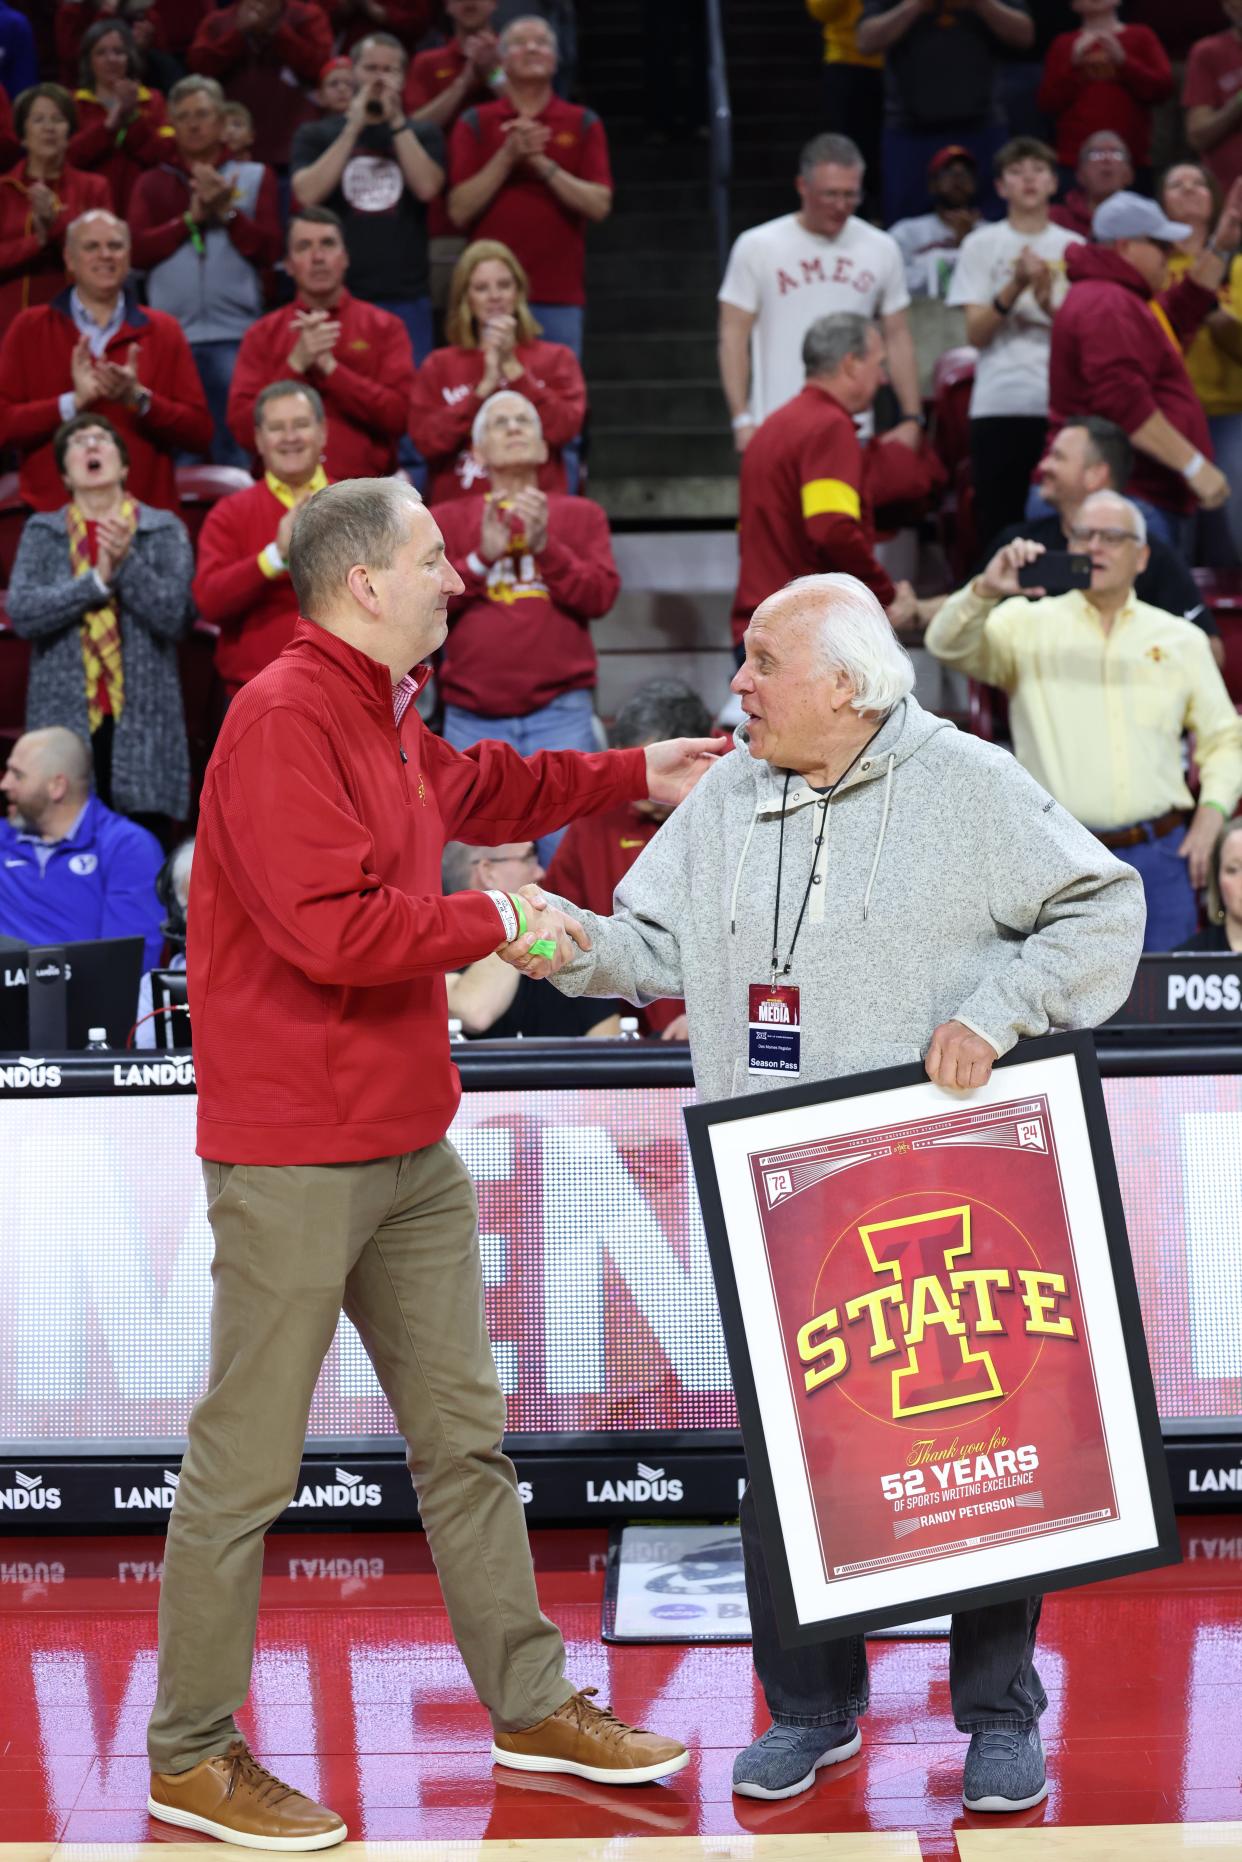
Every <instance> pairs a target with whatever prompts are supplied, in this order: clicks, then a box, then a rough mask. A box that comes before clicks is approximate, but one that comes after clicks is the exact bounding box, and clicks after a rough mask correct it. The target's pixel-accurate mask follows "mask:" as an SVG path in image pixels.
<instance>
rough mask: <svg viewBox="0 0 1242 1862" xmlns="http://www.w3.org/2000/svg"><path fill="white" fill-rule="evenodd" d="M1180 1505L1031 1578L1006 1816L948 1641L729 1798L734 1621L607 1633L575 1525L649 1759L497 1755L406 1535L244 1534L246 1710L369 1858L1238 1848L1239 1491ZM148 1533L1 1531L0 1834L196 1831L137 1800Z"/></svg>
mask: <svg viewBox="0 0 1242 1862" xmlns="http://www.w3.org/2000/svg"><path fill="white" fill-rule="evenodd" d="M1180 1524H1181V1536H1182V1549H1183V1562H1182V1564H1181V1565H1180V1566H1178V1567H1176V1568H1173V1569H1170V1570H1163V1571H1158V1572H1155V1573H1153V1574H1151V1575H1150V1576H1143V1577H1137V1578H1132V1579H1125V1580H1119V1581H1116V1582H1113V1583H1110V1584H1107V1585H1100V1586H1095V1587H1092V1588H1088V1589H1082V1590H1076V1591H1067V1592H1063V1593H1061V1594H1060V1595H1058V1596H1055V1597H1052V1598H1050V1599H1049V1601H1048V1603H1047V1605H1046V1607H1045V1612H1044V1621H1043V1626H1042V1629H1041V1635H1040V1652H1039V1657H1038V1661H1039V1667H1040V1671H1041V1674H1042V1676H1043V1680H1044V1684H1045V1686H1046V1688H1047V1691H1048V1696H1049V1709H1048V1712H1047V1714H1046V1716H1045V1718H1044V1721H1043V1731H1044V1739H1045V1744H1046V1747H1047V1751H1048V1759H1049V1773H1050V1779H1051V1791H1050V1795H1049V1798H1048V1800H1047V1802H1046V1803H1045V1804H1042V1805H1040V1806H1039V1807H1038V1808H1037V1809H1036V1810H1034V1811H1031V1812H1028V1813H1026V1814H1025V1815H1023V1816H1020V1817H1015V1818H1002V1819H995V1818H984V1817H978V1816H973V1817H972V1816H970V1815H968V1814H967V1813H965V1812H963V1810H962V1806H961V1800H960V1796H959V1792H960V1788H961V1764H962V1757H963V1754H964V1751H965V1745H966V1742H965V1740H964V1739H963V1738H962V1737H961V1736H960V1735H959V1734H958V1733H957V1732H956V1731H955V1729H954V1727H953V1724H952V1718H951V1715H950V1711H949V1698H948V1683H947V1675H946V1659H947V1645H946V1643H945V1642H943V1641H930V1642H923V1641H882V1642H878V1643H873V1644H872V1645H871V1674H872V1710H871V1713H870V1714H869V1716H868V1717H867V1720H866V1721H865V1723H864V1744H863V1749H862V1751H861V1753H860V1754H859V1755H858V1757H857V1758H855V1759H853V1760H850V1761H848V1762H847V1763H846V1764H844V1765H842V1766H839V1767H837V1768H835V1769H834V1770H833V1771H831V1772H829V1773H827V1774H824V1775H822V1776H821V1779H820V1781H819V1782H818V1783H817V1784H816V1786H815V1788H814V1789H813V1790H811V1791H809V1792H807V1793H805V1794H804V1795H803V1796H802V1797H799V1798H795V1799H793V1800H791V1801H789V1802H786V1803H774V1804H763V1803H758V1802H754V1801H747V1800H744V1799H741V1798H735V1797H734V1796H733V1795H732V1793H731V1791H730V1788H729V1781H730V1768H731V1766H732V1762H733V1757H734V1754H735V1752H736V1751H737V1749H738V1747H739V1746H741V1745H744V1744H746V1743H747V1742H748V1741H749V1740H750V1739H752V1738H753V1737H754V1736H755V1734H756V1732H757V1731H759V1730H761V1729H762V1727H763V1726H764V1725H765V1724H766V1717H765V1714H764V1711H763V1707H762V1702H761V1700H760V1699H759V1697H758V1694H757V1692H756V1688H755V1685H754V1679H753V1673H752V1669H751V1663H750V1652H749V1649H748V1648H747V1647H745V1646H737V1645H732V1646H730V1645H725V1644H709V1645H703V1646H684V1645H674V1646H625V1647H615V1646H609V1645H606V1644H605V1643H603V1642H602V1641H601V1639H600V1612H601V1599H602V1595H603V1588H604V1567H605V1561H606V1552H607V1537H606V1534H605V1533H604V1532H603V1531H601V1530H598V1529H593V1530H581V1531H579V1530H561V1531H554V1530H543V1531H535V1532H534V1533H533V1534H532V1542H533V1544H534V1548H535V1559H536V1565H537V1569H538V1574H539V1582H540V1590H541V1595H542V1598H543V1602H544V1607H545V1609H546V1610H547V1611H548V1613H549V1614H550V1615H552V1616H553V1617H555V1619H556V1620H557V1621H558V1622H559V1624H560V1625H561V1628H562V1630H563V1631H564V1633H565V1638H566V1642H567V1644H568V1646H569V1673H570V1676H571V1678H572V1680H573V1681H574V1683H575V1684H576V1685H578V1686H595V1687H598V1688H599V1689H600V1692H601V1695H602V1696H603V1698H604V1699H606V1700H607V1701H608V1702H609V1703H610V1704H611V1705H612V1706H613V1708H614V1709H615V1710H616V1712H617V1713H619V1714H621V1715H622V1716H623V1717H624V1718H626V1719H628V1720H631V1721H633V1722H635V1723H637V1724H639V1725H644V1726H649V1727H653V1728H658V1729H659V1730H661V1731H663V1732H668V1733H671V1734H675V1735H676V1736H678V1737H680V1738H683V1739H685V1740H686V1741H687V1743H688V1744H689V1746H690V1747H691V1751H692V1758H691V1763H690V1765H689V1767H688V1768H687V1769H686V1770H685V1771H683V1772H681V1773H680V1774H678V1775H677V1776H676V1777H674V1778H672V1779H670V1780H669V1781H668V1782H667V1783H664V1784H656V1785H649V1786H643V1787H638V1788H635V1789H630V1790H621V1789H611V1790H610V1789H605V1788H602V1787H598V1786H593V1785H589V1784H584V1783H579V1782H578V1781H576V1780H573V1779H569V1778H554V1777H547V1778H540V1777H538V1776H532V1775H525V1774H521V1773H506V1772H504V1771H502V1770H499V1769H495V1768H493V1766H492V1764H491V1762H490V1758H489V1747H490V1735H489V1728H488V1724H487V1721H486V1718H485V1716H484V1714H483V1712H482V1711H481V1709H480V1708H479V1706H478V1704H477V1702H476V1701H475V1699H474V1697H473V1695H472V1693H471V1691H470V1688H469V1685H468V1683H467V1681H466V1676H465V1672H464V1670H463V1668H462V1666H461V1663H460V1661H459V1660H458V1657H457V1654H456V1651H455V1649H454V1648H453V1645H452V1643H451V1641H450V1640H449V1637H448V1632H447V1625H446V1622H445V1619H444V1616H443V1613H442V1611H441V1609H440V1605H439V1598H438V1592H437V1587H436V1582H435V1578H434V1575H433V1573H432V1570H431V1566H430V1560H429V1558H428V1555H427V1549H426V1545H425V1542H424V1540H423V1539H422V1537H421V1536H420V1535H419V1534H417V1533H383V1534H381V1533H374V1534H366V1535H364V1534H357V1533H352V1534H351V1533H339V1534H332V1535H326V1534H325V1535H317V1536H314V1537H309V1536H301V1535H283V1536H274V1537H273V1538H271V1539H270V1540H269V1542H268V1547H267V1562H266V1578H265V1589H264V1599H263V1614H262V1618H261V1630H260V1639H259V1647H258V1653H257V1658H256V1662H255V1670H254V1684H253V1688H252V1692H251V1697H250V1701H249V1704H248V1706H247V1708H246V1710H245V1714H244V1717H243V1721H242V1724H243V1730H244V1731H245V1733H246V1736H247V1738H248V1739H249V1740H250V1743H251V1745H252V1746H253V1748H254V1750H255V1751H256V1753H257V1754H258V1755H259V1756H260V1758H261V1759H262V1760H263V1762H264V1763H266V1764H268V1765H270V1766H271V1768H272V1769H273V1770H274V1771H277V1772H278V1773H280V1774H282V1775H283V1776H284V1777H285V1778H286V1779H288V1780H289V1781H290V1782H291V1783H294V1784H296V1785H297V1786H299V1787H300V1788H301V1789H302V1790H305V1791H307V1792H309V1793H311V1794H312V1795H314V1796H316V1797H318V1798H320V1799H322V1800H323V1801H325V1802H327V1803H329V1804H331V1805H332V1806H333V1807H334V1808H335V1809H336V1810H338V1811H339V1812H340V1813H341V1814H342V1816H344V1817H345V1819H346V1820H347V1822H348V1824H349V1829H350V1836H351V1839H353V1840H351V1843H350V1844H349V1845H348V1846H347V1848H343V1849H341V1850H338V1851H336V1852H334V1853H336V1854H338V1855H340V1856H341V1857H342V1858H345V1857H346V1856H350V1857H352V1856H355V1855H356V1856H364V1857H366V1858H368V1862H406V1859H407V1858H408V1859H409V1862H414V1859H415V1858H418V1859H420V1862H421V1859H423V1858H435V1859H439V1858H443V1859H444V1862H493V1859H496V1862H499V1859H500V1858H504V1859H505V1862H702V1859H705V1858H709V1857H710V1858H715V1859H717V1862H725V1859H734V1858H736V1859H737V1862H743V1859H744V1862H920V1859H921V1862H1067V1859H1072V1862H1104V1859H1105V1858H1107V1859H1108V1862H1166V1859H1168V1862H1172V1859H1174V1858H1180V1857H1189V1856H1194V1857H1201V1858H1207V1857H1211V1858H1212V1862H1225V1859H1226V1858H1229V1859H1230V1862H1234V1859H1236V1862H1242V1785H1240V1783H1239V1778H1240V1773H1242V1516H1239V1515H1222V1516H1219V1517H1207V1516H1204V1517H1200V1518H1183V1519H1182V1520H1181V1522H1180ZM161 1549H162V1540H161V1539H159V1538H158V1537H133V1538H107V1539H68V1538H66V1539H59V1540H56V1539H30V1538H20V1539H19V1538H8V1539H3V1540H0V1862H53V1858H54V1862H146V1859H148V1858H151V1857H157V1862H174V1858H176V1857H177V1856H179V1855H186V1854H188V1853H189V1852H190V1851H194V1852H196V1855H198V1854H201V1852H202V1844H203V1842H206V1841H208V1839H206V1838H203V1839H201V1840H198V1839H195V1838H193V1837H189V1836H187V1835H186V1833H185V1832H183V1831H177V1830H173V1829H164V1828H162V1827H161V1826H160V1825H159V1824H156V1823H153V1822H151V1821H150V1820H149V1819H148V1817H147V1814H146V1810H145V1808H144V1806H145V1801H146V1788H147V1787H146V1761H145V1758H144V1756H143V1753H144V1728H145V1723H146V1716H147V1711H148V1707H149V1703H150V1700H151V1698H152V1694H153V1691H154V1685H155V1652H156V1624H155V1607H156V1598H157V1587H158V1576H159V1564H158V1559H159V1556H160V1552H161ZM211 1847H213V1848H214V1849H216V1850H217V1851H219V1850H220V1849H221V1845H219V1844H214V1845H211ZM228 1854H229V1855H230V1856H233V1857H240V1856H242V1855H253V1854H254V1852H253V1851H242V1850H229V1851H228ZM204 1862H206V1858H204Z"/></svg>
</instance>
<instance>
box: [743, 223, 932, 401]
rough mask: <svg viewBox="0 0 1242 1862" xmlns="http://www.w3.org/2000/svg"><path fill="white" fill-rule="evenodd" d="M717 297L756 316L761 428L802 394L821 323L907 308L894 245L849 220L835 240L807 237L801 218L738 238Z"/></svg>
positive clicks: (755, 393)
mask: <svg viewBox="0 0 1242 1862" xmlns="http://www.w3.org/2000/svg"><path fill="white" fill-rule="evenodd" d="M719 296H720V301H721V303H722V304H733V305H735V306H736V307H737V308H738V309H739V310H745V311H749V312H750V313H751V314H752V315H753V316H754V318H755V326H754V329H753V330H752V332H751V339H750V355H751V385H750V411H751V413H752V414H753V416H754V418H755V420H756V422H758V421H761V420H766V419H767V417H768V415H769V414H771V413H773V412H774V411H775V410H776V409H777V408H778V407H783V406H784V405H785V402H786V401H792V399H793V397H794V396H795V395H796V394H800V393H801V391H802V386H803V383H804V381H805V379H806V371H805V370H804V369H803V366H802V339H803V337H804V336H805V335H806V332H807V328H808V326H809V325H810V324H812V323H814V322H815V320H816V318H817V317H827V316H831V315H832V314H833V313H834V312H836V311H842V310H848V311H853V312H854V313H855V314H856V315H858V316H860V317H887V316H890V315H891V314H892V313H893V312H894V311H897V310H904V309H905V308H906V305H907V304H908V303H909V302H910V293H909V291H908V290H907V289H906V274H905V266H904V264H903V261H902V256H901V252H900V249H899V248H898V245H897V242H896V240H894V239H890V238H889V235H888V234H887V233H882V232H880V230H879V228H878V227H874V226H868V225H867V222H866V221H865V220H859V219H857V218H854V217H852V216H851V218H850V219H848V220H847V221H846V222H845V225H844V226H843V227H842V228H841V231H840V232H839V233H838V235H837V237H836V238H835V239H825V238H824V236H823V234H822V233H812V232H809V231H808V230H807V228H806V227H805V226H803V224H802V222H801V220H800V219H799V217H798V215H797V214H796V213H787V214H783V215H782V216H781V218H780V219H779V220H769V221H767V222H766V223H765V224H764V225H763V226H752V227H751V228H750V230H749V231H748V232H745V233H743V234H741V236H740V237H739V238H738V239H737V240H736V241H735V242H734V246H733V251H732V252H731V253H730V255H729V265H728V270H727V271H726V272H725V277H724V283H723V284H722V285H721V287H720V293H719Z"/></svg>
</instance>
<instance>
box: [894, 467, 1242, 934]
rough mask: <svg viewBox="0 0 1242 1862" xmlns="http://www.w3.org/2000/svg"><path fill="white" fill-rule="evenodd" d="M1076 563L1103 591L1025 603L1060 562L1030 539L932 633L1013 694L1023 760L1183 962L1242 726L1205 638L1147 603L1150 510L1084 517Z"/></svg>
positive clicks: (961, 597)
mask: <svg viewBox="0 0 1242 1862" xmlns="http://www.w3.org/2000/svg"><path fill="white" fill-rule="evenodd" d="M1069 542H1070V547H1071V549H1073V550H1075V551H1077V552H1080V553H1082V554H1084V555H1088V556H1090V558H1091V586H1090V588H1088V589H1081V590H1080V589H1074V590H1071V591H1070V592H1069V593H1068V594H1061V595H1046V594H1044V592H1043V590H1042V589H1038V588H1035V589H1030V590H1020V588H1019V583H1018V572H1019V570H1020V569H1021V567H1022V566H1023V564H1025V563H1032V562H1036V561H1037V560H1038V558H1039V557H1040V556H1042V555H1043V554H1044V548H1043V545H1042V544H1039V543H1032V542H1030V541H1027V540H1025V539H1023V540H1019V541H1017V542H1014V543H1010V544H1008V545H1007V546H1006V547H1005V548H1004V549H1001V550H998V551H997V553H996V555H995V556H994V557H993V558H992V560H991V562H990V563H989V564H988V566H987V568H986V569H985V570H984V572H983V574H982V575H981V576H979V577H977V578H976V580H975V581H974V582H972V583H970V584H969V586H968V587H966V588H964V589H961V590H959V592H958V593H957V594H956V595H952V596H951V597H950V598H949V600H948V601H947V602H946V603H945V605H944V606H943V607H942V608H941V610H940V612H939V613H938V614H937V616H936V618H935V620H934V621H933V622H932V624H931V626H930V627H929V628H928V630H927V635H926V645H927V648H928V650H929V651H930V652H931V653H934V654H935V656H936V658H937V659H939V660H942V661H943V662H944V664H945V665H947V666H955V667H957V668H958V669H959V670H960V671H962V672H966V673H969V674H970V676H971V677H972V678H975V679H982V680H984V681H985V682H986V683H987V684H989V685H997V686H1000V687H1001V689H1002V690H1003V691H1005V692H1007V693H1008V694H1009V698H1010V708H1009V718H1010V728H1011V730H1012V732H1013V746H1014V754H1015V755H1016V756H1017V758H1018V761H1019V762H1020V763H1021V764H1022V765H1023V767H1024V768H1025V769H1027V770H1029V771H1030V773H1031V774H1032V775H1033V776H1034V777H1035V778H1036V780H1037V781H1039V782H1042V783H1043V785H1044V787H1045V788H1046V789H1047V790H1049V792H1050V793H1051V794H1052V795H1054V796H1055V797H1056V798H1057V800H1058V801H1059V802H1061V803H1062V804H1063V805H1064V807H1066V808H1067V809H1068V810H1069V811H1070V813H1071V814H1073V815H1076V816H1077V818H1078V819H1079V820H1080V821H1081V822H1083V823H1084V825H1085V826H1087V827H1089V828H1091V829H1092V830H1093V831H1094V832H1095V833H1096V834H1098V835H1099V838H1100V839H1101V840H1102V841H1103V842H1104V844H1105V845H1106V846H1107V847H1110V848H1111V849H1112V851H1113V852H1114V853H1116V854H1117V856H1118V858H1119V859H1122V860H1125V861H1128V862H1129V864H1130V865H1131V866H1133V867H1134V868H1135V869H1136V870H1137V871H1138V873H1139V874H1140V876H1141V877H1142V880H1143V889H1144V892H1145V893H1146V896H1147V935H1146V939H1145V944H1144V948H1145V949H1147V950H1172V949H1175V948H1177V947H1178V945H1179V944H1180V943H1181V941H1182V940H1183V939H1184V938H1186V937H1189V936H1190V935H1191V934H1192V933H1193V931H1194V929H1195V926H1196V924H1197V922H1198V909H1197V905H1196V901H1195V895H1194V888H1195V887H1197V886H1202V885H1203V884H1204V883H1205V881H1206V878H1207V867H1208V857H1209V855H1210V853H1211V850H1212V847H1213V845H1214V843H1215V840H1216V836H1217V834H1218V832H1219V831H1220V824H1221V821H1222V819H1225V820H1227V819H1228V818H1229V817H1230V816H1231V815H1232V813H1233V810H1234V807H1235V805H1236V803H1237V800H1238V796H1239V794H1240V793H1242V718H1239V716H1238V714H1237V712H1236V711H1235V709H1234V706H1233V703H1232V700H1231V699H1230V697H1229V694H1228V692H1227V691H1226V690H1225V685H1224V681H1223V680H1222V679H1221V676H1220V673H1219V672H1218V671H1217V669H1216V666H1215V663H1214V662H1213V659H1212V655H1211V652H1210V650H1209V648H1208V644H1207V640H1206V637H1205V636H1204V634H1203V633H1202V632H1201V631H1200V630H1199V629H1198V628H1197V627H1194V626H1192V625H1191V623H1190V622H1189V621H1183V620H1180V619H1178V618H1177V617H1176V616H1174V615H1171V614H1166V613H1165V612H1164V611H1163V610H1162V609H1160V608H1149V607H1148V606H1146V604H1145V603H1143V602H1141V601H1138V600H1136V599H1135V595H1134V579H1135V577H1136V576H1137V575H1139V574H1141V573H1142V571H1143V569H1144V568H1145V567H1146V565H1147V556H1148V551H1147V539H1146V526H1145V523H1144V520H1143V515H1142V512H1141V511H1140V510H1139V509H1138V507H1137V506H1136V505H1134V504H1132V503H1131V502H1130V500H1129V499H1128V498H1123V497H1121V496H1120V495H1119V494H1118V493H1116V492H1111V491H1102V492H1097V493H1096V494H1095V495H1094V496H1093V497H1090V498H1088V499H1087V500H1086V502H1085V503H1084V504H1083V506H1082V508H1081V510H1080V511H1079V513H1078V515H1077V517H1076V518H1075V520H1074V524H1073V527H1072V528H1071V530H1070V533H1069ZM1187 731H1193V732H1194V735H1195V757H1196V761H1197V762H1198V765H1199V782H1200V791H1199V792H1200V798H1201V799H1200V802H1199V805H1198V807H1197V808H1196V807H1195V804H1194V799H1193V797H1192V796H1191V793H1190V790H1189V789H1188V788H1187V786H1186V777H1185V774H1184V771H1183V767H1182V737H1183V734H1184V733H1185V732H1187Z"/></svg>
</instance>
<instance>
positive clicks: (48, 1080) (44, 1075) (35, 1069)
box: [0, 1054, 60, 1087]
mask: <svg viewBox="0 0 1242 1862" xmlns="http://www.w3.org/2000/svg"><path fill="white" fill-rule="evenodd" d="M59 1085H60V1068H59V1067H49V1066H48V1064H47V1062H46V1060H34V1059H32V1058H31V1056H30V1055H29V1054H19V1055H18V1057H17V1060H16V1061H15V1062H14V1063H13V1064H11V1065H10V1066H7V1067H0V1086H22V1087H29V1086H34V1087H45V1086H47V1087H57V1086H59Z"/></svg>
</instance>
